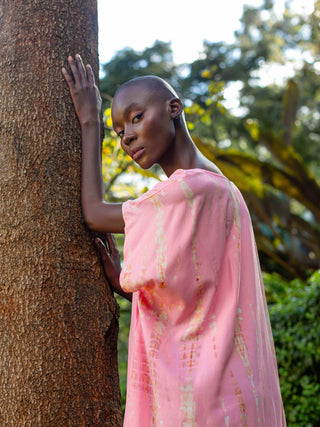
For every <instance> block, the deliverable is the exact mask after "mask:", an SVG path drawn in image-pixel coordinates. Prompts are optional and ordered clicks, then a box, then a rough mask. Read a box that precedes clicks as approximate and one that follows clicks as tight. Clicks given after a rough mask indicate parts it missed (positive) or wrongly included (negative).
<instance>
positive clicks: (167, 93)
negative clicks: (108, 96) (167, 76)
mask: <svg viewBox="0 0 320 427" xmlns="http://www.w3.org/2000/svg"><path fill="white" fill-rule="evenodd" d="M133 86H137V87H139V86H141V87H143V88H144V89H148V90H149V91H150V93H152V94H154V95H156V96H157V97H159V98H161V99H164V100H168V99H172V98H179V96H178V95H177V93H176V91H175V90H174V89H173V87H172V86H170V85H169V83H168V82H166V81H165V80H163V79H161V78H160V77H157V76H142V77H136V78H134V79H132V80H129V81H127V82H126V83H124V84H123V85H121V86H120V87H119V88H118V89H117V91H116V93H115V95H114V98H116V97H117V96H118V95H119V94H120V93H122V92H123V90H125V89H129V88H131V87H133Z"/></svg>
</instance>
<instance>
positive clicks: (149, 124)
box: [112, 84, 175, 169]
mask: <svg viewBox="0 0 320 427" xmlns="http://www.w3.org/2000/svg"><path fill="white" fill-rule="evenodd" d="M112 122H113V128H114V130H115V132H116V133H117V134H118V136H119V137H120V139H121V147H122V148H123V150H124V151H125V152H126V153H127V154H128V155H129V156H130V157H131V158H132V159H133V160H134V161H135V162H136V163H138V164H139V166H141V167H142V168H143V169H148V168H150V167H151V166H152V165H153V164H155V163H159V164H160V165H161V163H162V162H163V161H167V156H168V150H169V148H170V146H171V145H172V143H173V141H174V138H175V126H174V123H173V117H172V109H171V106H170V100H169V99H168V100H165V99H164V98H163V97H161V96H157V94H156V93H155V92H154V91H152V90H150V89H149V88H148V87H146V86H144V85H142V84H136V85H132V86H129V87H127V88H123V89H122V90H121V91H120V93H119V94H118V95H116V97H115V99H114V102H113V105H112Z"/></svg>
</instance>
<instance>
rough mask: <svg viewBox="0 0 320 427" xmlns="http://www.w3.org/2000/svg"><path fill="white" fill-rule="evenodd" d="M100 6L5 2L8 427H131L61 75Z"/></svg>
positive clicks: (0, 190) (1, 108)
mask: <svg viewBox="0 0 320 427" xmlns="http://www.w3.org/2000/svg"><path fill="white" fill-rule="evenodd" d="M77 52H79V53H81V54H82V56H83V58H84V60H85V61H86V62H90V63H91V64H92V66H93V68H94V71H95V74H96V76H97V73H98V55H97V5H96V0H69V1H65V0H63V1H62V0H0V75H1V79H0V96H1V98H0V268H1V276H0V425H1V426H15V427H16V426H32V427H34V426H120V425H121V423H122V420H121V407H120V390H119V378H118V366H117V329H118V322H117V317H118V308H117V304H116V302H115V300H114V298H113V295H112V292H111V291H110V289H109V287H108V284H107V282H106V280H105V278H104V276H103V271H102V269H101V266H100V262H99V260H98V257H97V254H96V251H95V248H94V244H93V239H92V237H91V234H90V232H89V231H88V230H87V229H86V227H85V224H84V221H83V217H82V213H81V207H80V160H81V145H80V128H79V124H78V121H77V119H76V116H75V113H74V109H73V106H72V103H71V98H70V95H69V93H68V89H67V85H66V83H65V81H64V79H63V76H62V73H61V67H62V66H67V61H66V58H67V56H68V55H69V54H72V55H74V54H75V53H77Z"/></svg>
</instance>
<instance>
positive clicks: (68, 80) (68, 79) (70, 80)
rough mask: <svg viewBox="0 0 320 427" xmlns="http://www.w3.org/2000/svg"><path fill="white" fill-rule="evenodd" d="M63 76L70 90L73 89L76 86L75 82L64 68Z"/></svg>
mask: <svg viewBox="0 0 320 427" xmlns="http://www.w3.org/2000/svg"><path fill="white" fill-rule="evenodd" d="M62 74H63V76H64V78H65V79H66V82H67V83H68V86H69V88H70V89H72V88H73V86H74V80H73V78H72V77H71V76H70V74H69V73H68V71H67V70H66V69H65V68H64V67H63V68H62Z"/></svg>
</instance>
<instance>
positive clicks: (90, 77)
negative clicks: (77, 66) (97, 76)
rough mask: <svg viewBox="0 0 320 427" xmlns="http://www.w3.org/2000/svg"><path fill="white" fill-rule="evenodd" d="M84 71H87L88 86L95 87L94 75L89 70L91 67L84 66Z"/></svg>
mask: <svg viewBox="0 0 320 427" xmlns="http://www.w3.org/2000/svg"><path fill="white" fill-rule="evenodd" d="M86 69H87V76H88V82H89V83H90V84H92V86H94V85H95V80H94V74H93V70H92V68H91V65H89V64H88V65H87V66H86Z"/></svg>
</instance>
